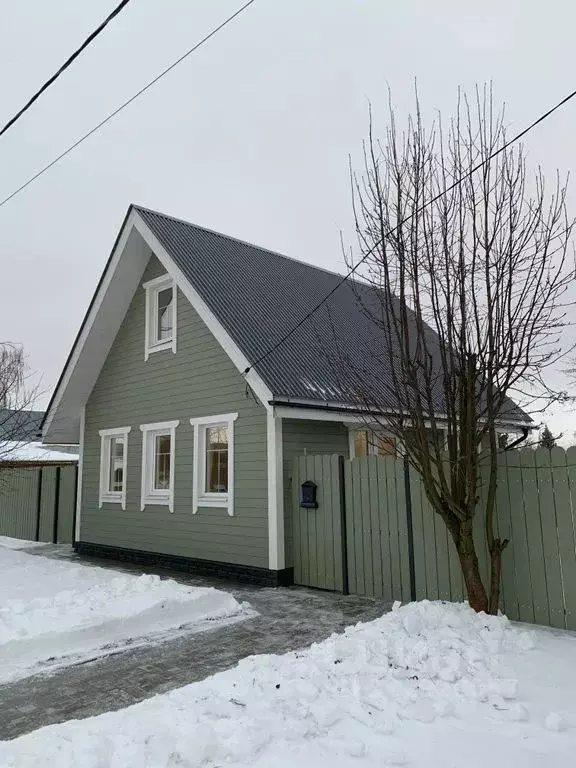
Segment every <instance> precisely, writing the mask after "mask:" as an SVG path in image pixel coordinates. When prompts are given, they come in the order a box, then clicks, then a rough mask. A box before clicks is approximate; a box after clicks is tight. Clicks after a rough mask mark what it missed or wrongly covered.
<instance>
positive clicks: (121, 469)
mask: <svg viewBox="0 0 576 768" xmlns="http://www.w3.org/2000/svg"><path fill="white" fill-rule="evenodd" d="M129 432H130V427H117V428H114V429H101V430H100V433H99V434H100V493H99V505H100V507H102V505H103V504H104V503H105V502H110V503H113V504H121V505H122V509H126V467H127V460H128V433H129Z"/></svg>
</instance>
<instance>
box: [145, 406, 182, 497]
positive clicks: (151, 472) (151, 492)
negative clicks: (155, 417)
mask: <svg viewBox="0 0 576 768" xmlns="http://www.w3.org/2000/svg"><path fill="white" fill-rule="evenodd" d="M177 426H178V421H163V422H158V423H156V424H141V425H140V430H141V432H142V487H141V503H140V508H141V509H142V510H143V509H144V508H145V507H146V505H147V504H161V505H165V506H167V507H168V509H169V510H170V512H173V511H174V459H175V449H176V427H177Z"/></svg>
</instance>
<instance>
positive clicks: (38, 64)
mask: <svg viewBox="0 0 576 768" xmlns="http://www.w3.org/2000/svg"><path fill="white" fill-rule="evenodd" d="M116 4H117V0H113V2H112V1H105V0H91V2H90V3H87V2H78V0H51V2H50V3H44V2H40V0H22V2H19V3H11V4H5V7H4V8H3V9H2V24H1V26H0V58H1V61H2V69H1V75H0V78H1V93H2V99H1V101H0V119H1V120H2V122H4V121H5V120H7V119H8V118H9V117H11V116H12V114H13V113H14V112H16V111H17V109H18V108H19V107H20V106H21V105H22V103H23V102H24V101H25V100H26V99H27V98H28V97H29V96H30V95H31V93H32V92H33V91H34V90H35V89H36V88H37V87H38V86H39V85H40V84H41V82H43V80H45V79H46V77H47V76H48V75H50V74H51V73H52V72H53V71H54V70H55V69H56V68H57V67H58V66H59V65H60V64H61V63H62V61H63V60H64V59H65V58H66V57H67V56H68V55H69V54H70V53H71V52H72V50H73V49H74V48H76V47H77V46H78V44H79V43H80V42H81V40H83V39H84V37H85V36H86V35H87V34H88V33H89V32H91V31H92V29H93V28H94V27H95V26H97V25H98V24H99V23H100V22H101V21H102V19H103V18H104V17H105V16H106V15H107V13H109V11H110V10H111V9H112V8H113V7H114V6H115V5H116ZM240 4H241V3H240V2H239V0H234V2H232V1H231V0H162V2H159V0H132V2H131V3H130V4H129V5H128V7H127V8H126V9H125V11H124V12H123V13H122V15H121V16H120V17H119V18H118V19H116V20H115V21H114V22H113V23H112V24H111V26H110V27H109V28H108V29H107V30H106V31H105V33H104V34H103V35H102V36H101V37H100V38H99V39H98V40H97V41H96V43H94V44H93V45H92V46H91V47H90V49H89V50H88V52H87V53H85V54H84V55H83V57H82V58H81V59H80V60H79V61H77V62H76V63H75V64H74V65H73V67H72V68H71V69H70V70H69V71H68V72H67V73H66V74H65V76H64V77H62V78H61V80H60V81H59V82H58V83H57V84H56V85H55V86H53V87H52V88H51V89H50V90H49V91H48V92H47V94H46V95H45V96H44V97H42V99H41V101H40V102H38V103H37V105H35V106H34V108H33V109H32V110H30V112H28V114H27V115H26V117H25V118H23V119H22V120H20V121H19V122H18V124H17V125H15V126H14V127H13V128H12V129H11V130H10V131H9V132H8V133H7V134H6V135H4V136H3V137H1V138H0V169H1V172H0V199H3V198H4V197H5V196H6V195H7V194H9V193H10V192H12V191H13V189H14V188H15V187H17V186H19V185H20V184H21V183H22V182H23V181H25V180H26V179H27V178H28V177H29V176H30V175H32V174H33V173H34V172H35V171H36V170H38V169H39V168H40V167H41V166H43V165H45V164H46V163H47V162H48V161H50V160H51V159H52V158H53V157H54V156H55V155H57V154H59V152H61V151H62V150H63V149H65V148H66V147H67V146H68V144H70V143H71V142H72V141H73V140H75V139H76V138H77V137H79V136H80V135H82V134H83V133H84V132H86V131H87V130H88V129H90V128H91V127H92V126H93V125H94V124H95V123H97V122H98V121H99V120H100V119H102V117H103V116H105V115H106V114H107V113H108V112H109V111H111V110H112V109H114V108H115V107H116V106H117V105H118V104H119V103H121V102H122V101H123V100H125V99H126V98H127V97H129V96H130V95H132V93H133V92H135V91H136V90H138V89H139V88H140V87H141V86H142V85H144V84H145V83H146V82H147V81H148V80H149V79H151V78H152V77H153V76H154V75H156V74H157V73H158V72H159V71H160V70H161V69H163V68H164V67H165V66H166V65H167V64H169V63H170V62H171V61H172V60H173V59H175V58H177V57H178V56H179V55H181V54H182V53H183V52H184V51H185V50H186V49H187V48H189V47H191V45H192V44H193V43H194V42H195V41H197V40H198V39H200V38H201V37H202V36H203V35H204V34H206V32H208V31H209V30H210V29H211V28H212V27H213V26H215V25H216V24H217V23H219V22H220V21H221V20H223V19H224V18H225V17H226V16H227V15H229V14H230V13H231V12H232V11H233V10H235V9H236V8H237V7H238V6H239V5H240ZM575 21H576V10H574V9H572V7H571V4H570V3H567V2H566V1H565V0H564V1H563V2H561V1H560V0H548V2H546V3H542V2H541V0H540V1H538V2H537V1H536V0H523V1H522V2H521V0H485V2H483V3H463V2H462V0H435V2H434V3H431V2H430V0H406V1H405V2H402V3H400V2H396V3H393V2H384V1H383V0H256V2H255V3H254V4H253V5H252V6H251V7H250V8H249V9H248V10H247V11H246V12H245V13H244V14H242V16H241V17H240V18H239V19H238V20H236V21H235V22H233V23H232V24H231V25H230V26H228V27H227V28H226V29H225V30H223V31H222V32H221V33H219V34H218V35H217V36H216V37H215V38H214V39H213V40H211V41H210V42H209V43H207V44H206V45H205V46H204V47H203V48H202V49H201V50H199V51H198V52H197V53H195V54H193V55H192V56H191V57H190V58H189V59H188V60H187V61H186V62H184V63H183V64H181V65H180V66H179V67H178V68H177V69H176V70H175V71H173V72H172V73H171V74H170V75H168V76H167V77H166V78H165V79H164V80H162V81H161V82H160V83H159V84H158V85H157V86H156V87H155V88H154V89H153V90H152V91H150V92H149V93H148V94H146V95H145V96H144V97H142V98H141V99H140V100H139V101H138V102H136V103H135V104H133V105H131V106H130V107H128V108H127V109H126V110H125V111H124V112H123V113H122V114H121V115H120V116H119V117H118V118H116V119H115V120H114V121H113V122H111V123H109V124H108V125H107V126H106V127H105V128H104V129H103V130H101V131H100V132H99V133H98V134H97V135H95V136H94V137H92V138H90V139H89V140H88V141H87V142H86V143H85V144H83V145H82V147H80V148H79V149H78V150H76V151H75V152H74V153H73V154H71V155H70V156H68V157H67V158H66V159H64V160H63V161H62V162H61V163H59V164H58V165H57V166H56V167H55V168H53V169H52V170H50V171H49V172H48V173H47V174H46V175H45V176H44V177H42V178H41V179H40V180H38V181H37V182H35V183H34V184H33V185H31V186H30V187H29V188H28V189H26V190H24V191H23V192H22V193H21V194H20V195H18V196H17V197H16V198H15V199H13V200H12V201H10V202H9V203H7V204H6V205H5V206H3V207H2V208H1V209H0V259H1V266H2V271H1V273H0V274H1V278H0V280H1V281H2V291H1V294H0V296H1V300H0V337H1V339H2V340H3V341H4V340H11V341H15V342H21V343H22V344H23V345H24V347H25V349H26V352H27V355H28V359H29V363H30V366H31V368H32V369H33V370H34V371H36V372H37V373H38V374H39V375H42V387H43V389H44V390H45V392H46V394H45V396H44V397H43V398H42V399H41V400H40V401H39V403H38V404H39V405H40V406H44V405H46V402H47V399H48V396H49V394H50V391H51V389H52V388H53V386H54V384H55V382H56V380H57V378H58V376H59V374H60V371H61V369H62V366H63V364H64V361H65V359H66V356H67V354H68V352H69V349H70V346H71V344H72V342H73V339H74V337H75V335H76V333H77V330H78V327H79V325H80V322H81V320H82V317H83V316H84V313H85V311H86V309H87V306H88V303H89V301H90V297H91V295H92V293H93V291H94V289H95V286H96V283H97V280H98V278H99V276H100V273H101V271H102V268H103V266H104V263H105V261H106V259H107V257H108V255H109V252H110V249H111V247H112V245H113V243H114V239H115V237H116V235H117V231H118V228H119V226H120V224H121V222H122V219H123V217H124V215H125V213H126V209H127V207H128V205H129V204H130V202H137V203H140V204H143V205H146V206H149V207H151V208H156V209H158V210H160V211H163V212H165V213H168V214H172V215H175V216H179V217H182V218H185V219H188V220H190V221H193V222H195V223H198V224H201V225H204V226H207V227H210V228H213V229H216V230H219V231H221V232H225V233H227V234H231V235H234V236H237V237H240V238H243V239H246V240H249V241H252V242H254V243H257V244H259V245H263V246H267V247H269V248H272V249H274V250H278V251H280V252H282V253H286V254H287V255H290V256H293V257H296V258H298V259H301V260H303V261H307V262H310V263H313V264H318V265H321V266H324V267H328V268H331V269H335V270H337V271H342V269H343V264H342V260H341V252H340V231H341V230H342V231H343V233H344V237H345V239H346V240H347V241H348V242H353V233H352V227H351V212H350V194H349V184H348V155H349V154H351V155H352V156H353V157H356V158H357V159H358V160H359V159H360V153H361V142H362V138H363V137H364V136H365V134H366V128H367V104H368V100H370V101H371V102H372V104H373V106H374V109H375V110H376V115H377V119H378V116H379V115H383V113H384V110H385V106H386V99H387V95H386V89H387V87H388V85H389V86H390V87H391V89H392V92H393V98H394V102H395V104H396V107H397V109H398V113H399V115H400V116H402V115H403V114H405V113H406V111H407V110H408V109H409V108H411V106H412V94H413V82H414V78H417V79H418V84H419V90H420V94H421V97H422V101H423V103H424V106H425V108H428V109H430V110H432V109H436V108H439V109H441V110H443V111H444V112H449V111H451V109H452V107H453V105H454V99H455V93H456V89H457V87H458V85H463V86H465V87H468V88H470V87H473V86H474V84H475V83H476V82H484V81H486V80H489V79H492V80H493V81H494V84H495V89H496V95H497V97H498V98H499V99H502V100H504V101H506V104H507V115H508V119H509V124H510V127H511V129H512V130H518V129H520V128H521V127H524V125H525V124H527V123H529V122H531V121H532V120H533V119H534V118H535V117H536V116H537V115H538V114H539V113H541V112H542V111H544V110H545V109H546V108H548V107H549V106H551V105H552V104H554V103H556V102H557V101H559V100H560V99H561V98H562V97H563V96H564V95H566V94H567V93H568V92H569V91H571V90H572V89H573V88H574V78H573V73H574V61H573V47H574V44H573V35H574V23H575ZM575 124H576V102H572V103H570V104H569V105H567V107H565V108H564V109H563V110H562V111H561V112H558V113H556V114H555V115H554V116H553V117H552V118H551V119H549V120H548V121H547V122H546V123H545V124H543V125H542V126H540V127H539V128H537V129H536V130H535V131H533V132H532V133H531V134H530V135H529V136H528V138H527V140H526V144H527V148H528V151H529V158H530V160H531V161H532V162H533V163H534V164H537V163H539V164H541V165H542V166H543V167H544V170H545V171H546V172H547V173H548V174H552V173H553V172H554V171H555V169H556V168H559V169H560V170H562V171H564V172H565V171H569V170H570V169H572V168H574V166H575V160H576V142H575V141H574V133H575V132H574V126H575ZM575 183H576V181H575ZM571 200H572V203H573V206H572V211H571V212H572V214H573V215H574V214H575V213H576V210H574V207H575V206H576V193H575V192H574V190H573V192H572V195H571ZM572 410H574V409H573V408H572V407H571V408H569V409H563V412H562V413H561V414H557V415H556V416H553V417H552V418H551V419H550V422H551V424H552V426H553V428H555V429H564V431H565V432H566V431H569V432H572V431H573V430H575V429H576V418H574V416H572V414H571V411H572Z"/></svg>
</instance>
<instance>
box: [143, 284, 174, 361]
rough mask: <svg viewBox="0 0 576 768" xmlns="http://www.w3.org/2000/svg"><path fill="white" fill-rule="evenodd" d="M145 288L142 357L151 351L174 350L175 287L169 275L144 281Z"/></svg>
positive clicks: (146, 356)
mask: <svg viewBox="0 0 576 768" xmlns="http://www.w3.org/2000/svg"><path fill="white" fill-rule="evenodd" d="M143 287H144V289H145V290H146V331H145V333H146V338H145V348H144V359H145V360H148V357H149V355H150V354H151V353H152V352H160V351H161V350H163V349H171V350H172V352H176V317H177V313H176V287H175V285H174V281H173V280H172V278H171V277H170V276H169V275H162V276H161V277H157V278H156V279H155V280H150V281H149V282H147V283H144V286H143Z"/></svg>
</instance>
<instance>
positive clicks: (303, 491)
mask: <svg viewBox="0 0 576 768" xmlns="http://www.w3.org/2000/svg"><path fill="white" fill-rule="evenodd" d="M317 489H318V486H317V485H316V483H315V482H313V481H312V480H305V481H304V482H303V483H302V485H301V486H300V506H301V507H303V508H304V509H318V502H317V501H316V491H317Z"/></svg>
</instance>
